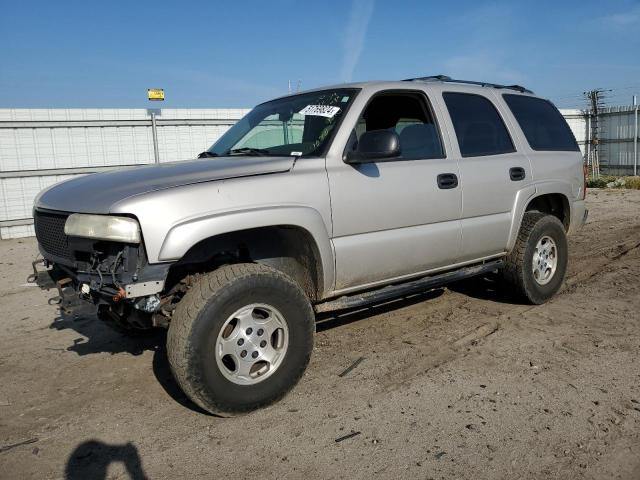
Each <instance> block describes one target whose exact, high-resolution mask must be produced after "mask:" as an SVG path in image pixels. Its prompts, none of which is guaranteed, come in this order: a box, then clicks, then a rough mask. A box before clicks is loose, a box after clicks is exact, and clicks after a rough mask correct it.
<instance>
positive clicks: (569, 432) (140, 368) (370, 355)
mask: <svg viewBox="0 0 640 480" xmlns="http://www.w3.org/2000/svg"><path fill="white" fill-rule="evenodd" d="M588 203H589V208H590V210H591V214H590V218H589V222H588V224H587V225H586V226H585V228H584V229H583V230H582V232H581V234H579V235H578V236H576V237H574V238H572V240H571V260H570V272H569V275H568V278H567V281H566V285H565V287H564V289H563V292H562V294H561V295H559V296H557V297H556V298H555V299H554V300H553V301H551V302H549V303H548V304H546V305H542V306H535V307H532V306H524V305H518V304H515V303H513V302H512V301H511V300H510V299H509V298H508V297H507V296H505V295H504V294H501V293H500V292H498V291H495V290H494V289H493V284H492V283H491V282H490V281H488V280H474V281H468V282H465V283H462V284H457V285H454V286H452V287H451V288H449V289H445V290H439V291H435V292H432V293H429V294H424V295H418V296H414V297H412V298H409V299H403V300H401V301H397V302H393V303H390V304H386V305H382V306H377V307H375V308H371V309H367V310H365V311H361V312H352V313H349V314H346V315H342V316H340V317H338V318H334V317H331V316H324V317H321V318H319V324H318V335H317V343H316V349H315V353H314V357H313V359H312V363H311V365H310V367H309V369H308V371H307V374H306V375H305V376H304V378H303V379H302V381H301V383H300V384H299V385H298V387H297V388H295V389H294V390H293V392H292V393H291V394H290V395H289V396H287V397H286V398H285V399H284V400H283V401H282V402H280V403H278V404H276V405H274V406H272V407H270V408H268V409H265V410H262V411H258V412H255V413H252V414H249V415H246V416H243V417H238V418H231V419H221V418H216V417H212V416H209V415H206V414H204V413H203V412H201V411H199V410H198V409H197V407H195V406H194V405H193V404H191V403H190V402H189V401H188V400H187V399H186V398H185V397H184V396H183V395H182V394H181V393H180V391H179V390H178V388H177V386H176V384H175V382H174V381H173V379H172V377H171V374H170V372H169V369H168V365H167V359H166V352H165V349H164V334H163V333H159V334H157V335H154V336H152V337H150V338H146V339H144V340H141V341H132V340H130V339H126V338H124V337H122V336H120V335H118V334H116V333H113V332H112V331H110V330H109V329H108V328H107V327H105V326H103V325H102V324H100V323H99V322H98V321H97V320H96V319H95V318H94V317H93V316H92V315H91V313H90V312H88V313H87V314H85V315H82V316H80V317H79V318H77V319H73V318H68V317H61V316H59V315H58V314H57V313H56V311H55V309H54V307H51V306H49V305H47V298H48V297H50V296H52V294H53V292H50V293H47V292H43V291H40V290H38V289H37V288H34V287H29V286H25V285H24V284H25V278H26V276H27V274H28V273H29V262H30V260H31V259H32V257H33V256H34V255H35V243H34V241H33V239H25V240H13V241H3V242H0V271H1V272H2V274H1V275H0V295H1V298H0V311H1V312H2V317H1V318H2V320H1V321H2V326H3V328H2V330H1V333H0V478H3V479H4V478H6V479H14V478H15V479H18V478H69V479H81V478H82V479H87V478H91V479H102V478H110V479H117V478H129V477H131V478H225V477H226V476H233V478H250V477H254V476H255V477H258V476H259V477H261V478H290V479H299V478H304V477H306V478H317V477H323V478H368V477H371V476H372V475H376V476H379V477H381V478H433V479H466V478H468V479H502V478H505V479H506V478H509V479H512V478H530V479H547V478H554V479H556V478H557V479H569V478H570V479H581V478H602V479H605V478H606V479H610V478H621V479H639V478H640V357H639V355H638V352H639V349H640V328H639V327H640V314H639V313H638V312H640V295H638V292H639V286H640V279H639V274H640V248H639V245H640V192H639V191H606V192H605V191H591V192H590V194H589V197H588ZM360 357H364V360H362V361H361V362H360V363H359V365H358V366H357V367H356V368H354V369H353V370H352V371H351V372H349V373H348V374H347V375H345V376H343V377H340V376H339V374H340V373H341V372H343V371H344V370H345V369H346V368H347V367H349V366H350V365H351V364H352V363H353V362H354V361H356V360H357V359H359V358H360ZM352 432H353V433H355V432H357V435H355V436H352V437H351V438H347V439H345V440H343V441H339V442H337V441H336V439H339V438H341V437H344V436H345V435H348V434H350V433H352ZM21 442H30V443H22V444H20V443H21ZM16 444H18V445H16Z"/></svg>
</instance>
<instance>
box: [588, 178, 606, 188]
mask: <svg viewBox="0 0 640 480" xmlns="http://www.w3.org/2000/svg"><path fill="white" fill-rule="evenodd" d="M606 186H607V182H605V180H604V178H602V177H599V178H592V177H589V178H588V179H587V187H588V188H606Z"/></svg>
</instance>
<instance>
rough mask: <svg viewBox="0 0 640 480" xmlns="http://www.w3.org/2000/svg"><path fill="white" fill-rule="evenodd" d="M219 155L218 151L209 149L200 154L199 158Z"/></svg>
mask: <svg viewBox="0 0 640 480" xmlns="http://www.w3.org/2000/svg"><path fill="white" fill-rule="evenodd" d="M217 156H218V154H217V153H213V152H210V151H209V150H207V151H205V152H202V153H199V154H198V158H212V157H217Z"/></svg>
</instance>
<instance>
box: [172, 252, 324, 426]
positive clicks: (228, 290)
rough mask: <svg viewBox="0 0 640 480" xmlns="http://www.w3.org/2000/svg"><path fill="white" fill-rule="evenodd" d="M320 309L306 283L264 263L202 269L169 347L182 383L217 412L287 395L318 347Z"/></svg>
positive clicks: (179, 312)
mask: <svg viewBox="0 0 640 480" xmlns="http://www.w3.org/2000/svg"><path fill="white" fill-rule="evenodd" d="M314 331H315V317H314V314H313V309H312V307H311V304H310V302H309V300H308V298H307V296H306V295H305V293H304V291H303V290H302V289H301V288H300V287H299V286H298V285H297V284H296V283H295V282H293V281H292V280H291V279H290V278H289V277H287V276H286V275H284V274H283V273H281V272H279V271H277V270H274V269H272V268H269V267H266V266H264V265H258V264H236V265H226V266H224V267H221V268H220V269H218V270H215V271H213V272H211V273H208V274H206V275H202V276H200V277H199V278H198V279H197V280H196V281H195V283H194V285H193V286H192V287H191V289H190V290H189V291H188V292H187V293H186V295H185V296H184V298H183V299H182V300H181V301H180V303H179V304H178V307H177V308H176V311H175V313H174V316H173V318H172V320H171V324H170V326H169V333H168V336H167V353H168V357H169V363H170V365H171V370H172V372H173V374H174V377H175V378H176V380H177V382H178V384H179V385H180V387H181V388H182V390H183V391H184V392H185V394H186V395H187V396H188V397H189V398H191V400H193V401H194V402H195V403H196V404H198V405H199V406H200V407H202V408H204V409H205V410H207V411H209V412H211V413H214V414H217V415H233V414H237V413H244V412H248V411H251V410H254V409H256V408H259V407H262V406H266V405H268V404H270V403H273V402H275V401H277V400H279V399H280V398H281V397H283V396H284V395H285V394H286V393H287V392H288V391H289V390H290V389H291V388H292V387H293V386H294V385H295V384H296V383H297V382H298V380H299V379H300V377H301V376H302V374H303V373H304V370H305V368H306V366H307V364H308V363H309V358H310V356H311V351H312V350H313V336H314Z"/></svg>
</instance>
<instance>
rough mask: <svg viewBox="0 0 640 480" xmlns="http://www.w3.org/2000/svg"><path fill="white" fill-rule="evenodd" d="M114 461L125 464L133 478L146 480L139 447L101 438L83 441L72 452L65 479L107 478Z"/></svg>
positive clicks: (96, 479)
mask: <svg viewBox="0 0 640 480" xmlns="http://www.w3.org/2000/svg"><path fill="white" fill-rule="evenodd" d="M112 463H121V464H123V465H124V468H125V470H126V471H127V474H128V475H129V478H130V479H131V480H146V479H147V478H149V477H147V475H146V474H145V473H144V469H143V468H142V461H141V459H140V455H139V454H138V449H137V448H136V447H135V445H133V444H132V443H125V444H123V445H108V444H106V443H103V442H101V441H99V440H88V441H86V442H83V443H81V444H80V445H78V447H76V449H75V450H74V451H73V452H71V455H69V458H68V459H67V465H66V466H65V471H64V478H65V480H86V479H88V478H90V479H92V480H106V478H107V469H108V468H109V465H111V464H112Z"/></svg>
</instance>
